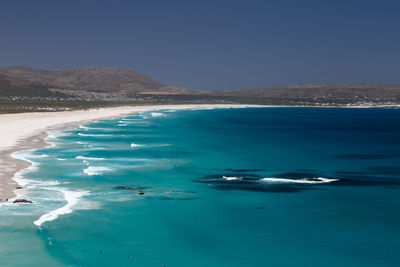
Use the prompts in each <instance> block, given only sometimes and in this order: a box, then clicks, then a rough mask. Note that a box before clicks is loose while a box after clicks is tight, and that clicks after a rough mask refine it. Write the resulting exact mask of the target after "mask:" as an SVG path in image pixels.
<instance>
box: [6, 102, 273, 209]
mask: <svg viewBox="0 0 400 267" xmlns="http://www.w3.org/2000/svg"><path fill="white" fill-rule="evenodd" d="M246 107H266V106H259V105H240V104H198V105H196V104H188V105H147V106H125V107H117V108H99V109H91V110H85V111H82V110H77V111H60V112H32V113H29V112H28V113H15V114H0V125H1V126H2V130H1V132H0V140H1V143H0V202H5V201H6V200H8V202H12V201H13V200H15V199H14V198H15V197H16V196H17V194H16V193H15V190H17V189H18V188H19V187H18V185H17V184H16V183H15V182H14V181H13V178H14V177H15V175H16V173H18V172H19V171H21V170H23V169H25V168H27V167H29V166H30V163H28V162H26V161H22V160H19V159H15V158H13V157H12V156H11V155H12V153H14V152H16V151H20V150H28V149H38V148H43V147H46V146H47V145H48V144H47V143H46V142H45V140H44V139H45V137H46V136H47V131H49V130H56V129H63V128H67V127H69V126H72V125H76V124H78V123H89V122H92V121H96V120H102V119H111V118H115V117H122V116H125V115H128V114H132V113H136V112H148V111H157V110H164V109H177V110H185V109H206V108H246Z"/></svg>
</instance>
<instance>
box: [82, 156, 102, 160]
mask: <svg viewBox="0 0 400 267" xmlns="http://www.w3.org/2000/svg"><path fill="white" fill-rule="evenodd" d="M75 158H76V159H83V160H106V159H105V158H93V157H85V156H77V157H75Z"/></svg>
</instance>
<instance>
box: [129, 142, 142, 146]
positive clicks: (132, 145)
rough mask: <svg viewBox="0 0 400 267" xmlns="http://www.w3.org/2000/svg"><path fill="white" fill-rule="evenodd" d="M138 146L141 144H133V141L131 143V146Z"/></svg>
mask: <svg viewBox="0 0 400 267" xmlns="http://www.w3.org/2000/svg"><path fill="white" fill-rule="evenodd" d="M139 146H142V145H138V144H135V143H134V142H132V143H131V147H139Z"/></svg>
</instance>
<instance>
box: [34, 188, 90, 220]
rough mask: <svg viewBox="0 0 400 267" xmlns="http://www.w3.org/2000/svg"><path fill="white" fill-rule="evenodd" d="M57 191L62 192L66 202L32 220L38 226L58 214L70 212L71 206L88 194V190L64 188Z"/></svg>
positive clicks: (53, 218) (55, 217) (56, 216)
mask: <svg viewBox="0 0 400 267" xmlns="http://www.w3.org/2000/svg"><path fill="white" fill-rule="evenodd" d="M59 191H60V192H62V193H63V194H64V198H65V200H66V201H67V204H66V205H65V206H63V207H61V208H58V209H55V210H52V211H50V212H48V213H46V214H43V215H42V216H40V218H39V219H37V220H36V221H34V222H33V223H34V224H35V225H37V226H39V227H40V226H41V225H42V224H43V223H45V222H49V221H54V220H55V219H57V218H58V217H59V216H60V215H63V214H68V213H71V212H72V211H73V210H72V208H73V207H74V206H75V205H76V204H78V202H79V200H80V199H81V198H82V197H83V196H88V195H90V192H89V191H68V190H64V189H59Z"/></svg>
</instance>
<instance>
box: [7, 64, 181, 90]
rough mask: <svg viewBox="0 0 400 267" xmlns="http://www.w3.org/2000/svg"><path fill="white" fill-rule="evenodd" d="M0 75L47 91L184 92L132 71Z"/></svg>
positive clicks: (15, 69)
mask: <svg viewBox="0 0 400 267" xmlns="http://www.w3.org/2000/svg"><path fill="white" fill-rule="evenodd" d="M0 72H1V73H3V74H6V75H10V76H13V77H18V78H22V79H25V80H29V81H31V82H35V83H39V84H42V85H45V86H47V87H55V88H62V89H73V90H85V91H104V92H148V91H150V92H158V93H160V92H165V93H174V92H183V91H185V90H184V89H180V88H174V87H167V86H165V85H163V84H161V83H159V82H157V81H154V80H152V79H150V78H148V77H146V76H144V75H142V74H140V73H138V72H136V71H134V70H129V69H119V68H105V67H86V68H77V69H67V70H39V69H34V68H30V67H25V66H12V67H6V68H0Z"/></svg>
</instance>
